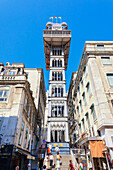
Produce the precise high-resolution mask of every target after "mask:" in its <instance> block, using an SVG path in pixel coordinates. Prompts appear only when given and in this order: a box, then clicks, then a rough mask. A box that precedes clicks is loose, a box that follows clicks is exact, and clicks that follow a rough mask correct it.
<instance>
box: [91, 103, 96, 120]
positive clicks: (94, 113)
mask: <svg viewBox="0 0 113 170" xmlns="http://www.w3.org/2000/svg"><path fill="white" fill-rule="evenodd" d="M90 109H91V113H92V115H93V121H95V120H96V119H97V117H96V112H95V108H94V104H92V105H91V107H90Z"/></svg>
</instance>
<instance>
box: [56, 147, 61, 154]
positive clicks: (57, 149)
mask: <svg viewBox="0 0 113 170" xmlns="http://www.w3.org/2000/svg"><path fill="white" fill-rule="evenodd" d="M55 152H56V154H57V153H58V152H60V149H59V147H58V145H56V148H55Z"/></svg>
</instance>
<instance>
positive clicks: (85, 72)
mask: <svg viewBox="0 0 113 170" xmlns="http://www.w3.org/2000/svg"><path fill="white" fill-rule="evenodd" d="M83 72H84V76H85V77H86V76H87V69H86V66H84V69H83Z"/></svg>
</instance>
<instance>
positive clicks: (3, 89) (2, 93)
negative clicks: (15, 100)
mask: <svg viewBox="0 0 113 170" xmlns="http://www.w3.org/2000/svg"><path fill="white" fill-rule="evenodd" d="M8 95H9V86H0V101H7V98H8Z"/></svg>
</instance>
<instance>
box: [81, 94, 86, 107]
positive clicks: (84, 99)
mask: <svg viewBox="0 0 113 170" xmlns="http://www.w3.org/2000/svg"><path fill="white" fill-rule="evenodd" d="M82 96H83V101H84V104H85V105H86V104H87V102H86V96H85V92H83V94H82Z"/></svg>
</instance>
